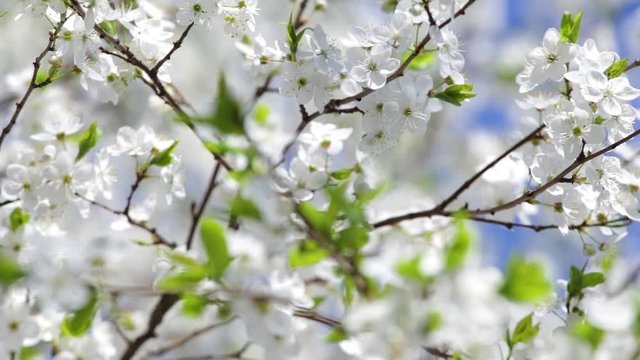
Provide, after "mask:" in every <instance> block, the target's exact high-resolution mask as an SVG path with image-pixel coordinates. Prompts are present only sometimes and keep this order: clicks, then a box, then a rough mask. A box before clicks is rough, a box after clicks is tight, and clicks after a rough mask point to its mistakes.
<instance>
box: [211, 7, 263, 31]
mask: <svg viewBox="0 0 640 360" xmlns="http://www.w3.org/2000/svg"><path fill="white" fill-rule="evenodd" d="M218 13H219V14H222V17H223V19H224V31H225V32H226V33H227V34H229V35H230V36H231V37H240V36H242V35H243V34H244V33H246V32H247V30H249V31H251V32H253V31H255V27H256V19H255V16H256V15H257V14H258V4H257V1H256V0H220V1H218Z"/></svg>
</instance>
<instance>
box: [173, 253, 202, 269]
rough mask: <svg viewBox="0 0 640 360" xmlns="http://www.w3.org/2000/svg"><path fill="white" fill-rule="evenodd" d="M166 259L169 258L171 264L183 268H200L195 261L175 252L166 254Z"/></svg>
mask: <svg viewBox="0 0 640 360" xmlns="http://www.w3.org/2000/svg"><path fill="white" fill-rule="evenodd" d="M167 257H169V259H170V260H171V262H172V263H173V264H175V265H180V266H184V267H185V268H193V267H198V266H200V263H199V262H198V261H197V260H196V259H194V258H192V257H190V256H188V255H186V254H183V253H180V252H177V251H172V252H170V253H168V254H167Z"/></svg>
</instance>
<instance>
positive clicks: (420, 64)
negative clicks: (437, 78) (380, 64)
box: [402, 48, 437, 70]
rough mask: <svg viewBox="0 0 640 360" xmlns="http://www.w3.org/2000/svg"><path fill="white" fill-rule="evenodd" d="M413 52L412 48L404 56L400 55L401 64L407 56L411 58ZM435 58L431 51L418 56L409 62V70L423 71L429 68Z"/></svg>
mask: <svg viewBox="0 0 640 360" xmlns="http://www.w3.org/2000/svg"><path fill="white" fill-rule="evenodd" d="M413 51H414V49H413V48H410V49H409V50H407V51H406V52H405V53H404V55H402V62H405V61H406V60H407V59H408V58H409V56H411V54H412V53H413ZM436 58H437V56H436V54H435V52H433V51H430V52H425V53H422V54H418V56H416V57H415V58H413V60H411V62H410V63H409V69H412V70H424V69H426V68H427V67H429V65H431V64H432V63H433V62H434V61H435V60H436Z"/></svg>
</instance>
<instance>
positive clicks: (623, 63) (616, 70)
mask: <svg viewBox="0 0 640 360" xmlns="http://www.w3.org/2000/svg"><path fill="white" fill-rule="evenodd" d="M628 65H629V59H620V60H618V61H616V62H615V63H613V64H612V65H611V66H609V67H608V68H607V70H605V71H604V74H605V75H607V78H609V79H613V78H617V77H618V76H620V75H622V74H624V72H625V71H626V70H627V66H628Z"/></svg>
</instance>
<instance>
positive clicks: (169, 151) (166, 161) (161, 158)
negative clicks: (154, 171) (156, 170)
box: [150, 140, 178, 167]
mask: <svg viewBox="0 0 640 360" xmlns="http://www.w3.org/2000/svg"><path fill="white" fill-rule="evenodd" d="M177 146H178V140H175V141H174V142H173V144H171V145H170V146H169V147H167V148H166V149H164V150H162V151H160V152H159V153H158V154H156V156H154V157H153V158H152V159H151V162H150V164H151V165H155V166H158V167H164V166H169V165H170V164H171V162H172V161H173V151H174V150H175V149H176V147H177Z"/></svg>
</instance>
